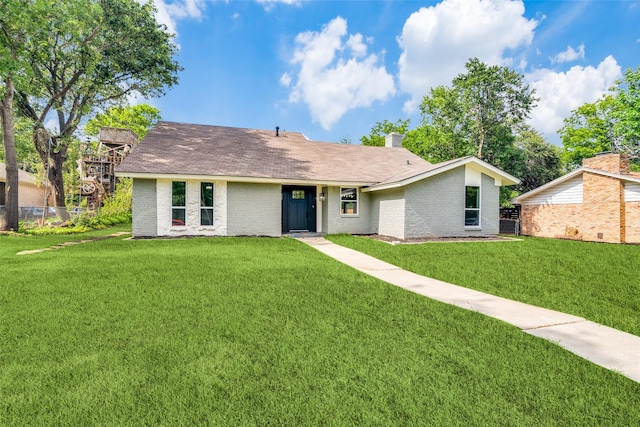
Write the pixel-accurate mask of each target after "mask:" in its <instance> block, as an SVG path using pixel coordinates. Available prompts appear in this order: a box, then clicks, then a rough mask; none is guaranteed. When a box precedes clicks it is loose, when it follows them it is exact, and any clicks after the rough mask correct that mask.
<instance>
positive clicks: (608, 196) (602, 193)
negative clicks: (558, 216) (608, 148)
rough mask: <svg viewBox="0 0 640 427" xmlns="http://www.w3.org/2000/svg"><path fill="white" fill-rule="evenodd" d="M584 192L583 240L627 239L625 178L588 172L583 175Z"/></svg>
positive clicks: (606, 240) (615, 240) (612, 241)
mask: <svg viewBox="0 0 640 427" xmlns="http://www.w3.org/2000/svg"><path fill="white" fill-rule="evenodd" d="M616 156H618V157H619V155H616ZM603 157H605V156H603ZM596 159H597V157H596ZM585 160H591V159H585ZM605 167H606V165H605ZM610 172H612V171H610ZM616 173H617V172H616ZM582 191H583V195H582V215H583V225H582V229H583V230H582V239H583V240H589V241H594V242H609V243H621V242H624V241H625V240H624V234H625V216H624V213H625V209H624V185H623V184H622V181H620V180H619V179H616V178H611V177H608V176H603V175H597V174H594V173H589V172H585V173H584V174H583V175H582Z"/></svg>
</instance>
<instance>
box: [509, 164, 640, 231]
mask: <svg viewBox="0 0 640 427" xmlns="http://www.w3.org/2000/svg"><path fill="white" fill-rule="evenodd" d="M583 166H584V167H586V168H591V169H597V170H601V171H605V172H610V173H615V174H621V173H622V174H626V173H629V159H628V158H626V157H625V156H621V155H620V154H604V155H598V156H596V157H593V158H589V159H584V160H583ZM624 194H625V189H624V183H623V181H622V180H620V179H617V178H613V177H608V176H604V175H600V174H596V173H592V172H588V171H586V170H585V171H584V172H583V174H582V203H581V204H533V205H527V204H523V205H522V208H521V230H522V234H524V235H529V236H539V237H555V238H569V239H579V240H587V241H595V242H609V243H622V242H627V243H640V202H626V203H625V198H624Z"/></svg>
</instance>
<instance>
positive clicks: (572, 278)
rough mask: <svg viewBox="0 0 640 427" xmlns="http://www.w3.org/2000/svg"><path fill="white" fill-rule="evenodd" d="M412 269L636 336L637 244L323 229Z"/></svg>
mask: <svg viewBox="0 0 640 427" xmlns="http://www.w3.org/2000/svg"><path fill="white" fill-rule="evenodd" d="M328 238H329V240H332V241H334V242H335V243H338V244H340V245H343V246H348V247H350V248H353V249H356V250H359V251H361V252H365V253H367V254H369V255H372V256H374V257H376V258H379V259H382V260H385V261H387V262H389V263H391V264H394V265H397V266H399V267H402V268H404V269H406V270H410V271H413V272H415V273H418V274H421V275H424V276H428V277H432V278H434V279H439V280H443V281H445V282H449V283H454V284H456V285H460V286H465V287H468V288H472V289H476V290H479V291H482V292H487V293H489V294H493V295H498V296H501V297H505V298H509V299H513V300H517V301H522V302H525V303H529V304H534V305H538V306H541V307H546V308H550V309H553V310H558V311H562V312H565V313H570V314H574V315H577V316H581V317H584V318H586V319H589V320H592V321H594V322H597V323H601V324H604V325H607V326H611V327H613V328H616V329H620V330H623V331H626V332H629V333H632V334H634V335H638V336H640V246H637V245H635V246H634V245H613V244H606V243H591V242H578V241H570V240H555V239H540V238H527V237H525V238H523V241H512V242H475V243H473V242H462V243H459V242H456V243H425V244H419V245H395V246H394V245H390V244H388V243H384V242H381V241H378V240H373V239H369V238H366V237H354V236H346V235H335V236H329V237H328Z"/></svg>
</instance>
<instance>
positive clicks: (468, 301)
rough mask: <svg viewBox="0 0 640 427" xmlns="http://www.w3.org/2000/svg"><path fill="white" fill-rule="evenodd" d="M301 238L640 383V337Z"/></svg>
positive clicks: (362, 267) (400, 283)
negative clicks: (509, 325)
mask: <svg viewBox="0 0 640 427" xmlns="http://www.w3.org/2000/svg"><path fill="white" fill-rule="evenodd" d="M298 240H299V241H301V242H304V243H306V244H308V245H310V246H311V247H313V248H315V249H317V250H319V251H320V252H322V253H324V254H326V255H329V256H330V257H332V258H335V259H336V260H338V261H340V262H342V263H344V264H347V265H349V266H351V267H353V268H356V269H358V270H360V271H362V272H364V273H367V274H369V275H370V276H373V277H376V278H378V279H380V280H384V281H385V282H388V283H391V284H392V285H395V286H399V287H401V288H404V289H406V290H408V291H411V292H415V293H417V294H420V295H424V296H426V297H428V298H432V299H435V300H438V301H442V302H445V303H447V304H453V305H456V306H458V307H462V308H466V309H468V310H472V311H477V312H479V313H483V314H486V315H487V316H491V317H495V318H496V319H500V320H503V321H505V322H507V323H510V324H512V325H515V326H517V327H518V328H520V329H521V330H523V331H524V332H526V333H528V334H531V335H535V336H537V337H540V338H544V339H547V340H549V341H552V342H555V343H557V344H558V345H560V346H561V347H563V348H565V349H567V350H569V351H570V352H572V353H575V354H577V355H578V356H580V357H583V358H585V359H587V360H589V361H591V362H593V363H595V364H597V365H600V366H603V367H605V368H607V369H612V370H615V371H618V372H620V373H621V374H623V375H625V376H627V377H629V378H631V379H632V380H634V381H636V382H640V337H637V336H635V335H632V334H629V333H626V332H621V331H619V330H617V329H613V328H609V327H607V326H603V325H599V324H597V323H594V322H591V321H588V320H586V319H583V318H581V317H577V316H572V315H570V314H565V313H560V312H558V311H553V310H548V309H546V308H541V307H536V306H533V305H529V304H524V303H521V302H517V301H511V300H508V299H505V298H500V297H496V296H493V295H489V294H485V293H483V292H479V291H474V290H472V289H467V288H463V287H461V286H456V285H452V284H450V283H446V282H442V281H439V280H435V279H431V278H428V277H425V276H420V275H418V274H415V273H411V272H409V271H406V270H403V269H401V268H399V267H396V266H395V265H392V264H389V263H386V262H384V261H380V260H379V259H377V258H373V257H371V256H369V255H365V254H363V253H361V252H358V251H355V250H353V249H349V248H345V247H343V246H339V245H336V244H335V243H332V242H330V241H328V240H326V239H324V238H323V237H302V238H298Z"/></svg>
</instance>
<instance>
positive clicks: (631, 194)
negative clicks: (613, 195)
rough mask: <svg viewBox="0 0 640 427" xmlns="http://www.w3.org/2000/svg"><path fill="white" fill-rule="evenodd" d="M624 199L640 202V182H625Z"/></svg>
mask: <svg viewBox="0 0 640 427" xmlns="http://www.w3.org/2000/svg"><path fill="white" fill-rule="evenodd" d="M624 201H625V202H640V183H637V182H625V184H624Z"/></svg>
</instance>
